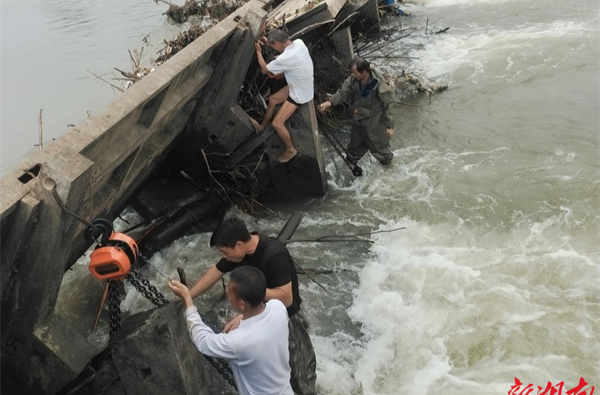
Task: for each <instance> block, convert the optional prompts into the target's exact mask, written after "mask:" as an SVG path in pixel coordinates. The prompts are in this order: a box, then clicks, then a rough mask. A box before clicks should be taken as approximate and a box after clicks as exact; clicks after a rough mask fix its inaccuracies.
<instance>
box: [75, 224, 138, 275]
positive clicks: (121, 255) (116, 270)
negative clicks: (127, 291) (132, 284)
mask: <svg viewBox="0 0 600 395" xmlns="http://www.w3.org/2000/svg"><path fill="white" fill-rule="evenodd" d="M92 225H93V226H91V227H90V226H88V227H87V229H86V232H85V237H86V239H87V240H88V241H90V242H93V241H95V242H97V243H98V244H97V246H96V249H95V250H94V251H93V252H92V254H91V255H90V263H89V264H88V267H89V269H90V272H91V273H92V275H93V276H94V277H96V278H97V279H99V280H122V279H124V278H125V277H126V276H127V274H129V272H130V270H131V266H132V265H133V264H134V263H135V261H136V259H137V257H138V255H139V253H140V251H139V248H138V245H137V243H136V242H135V240H133V239H132V238H131V237H129V236H127V235H126V234H123V233H114V232H113V226H112V223H111V222H110V221H108V220H106V219H104V218H98V219H95V220H94V221H93V222H92Z"/></svg>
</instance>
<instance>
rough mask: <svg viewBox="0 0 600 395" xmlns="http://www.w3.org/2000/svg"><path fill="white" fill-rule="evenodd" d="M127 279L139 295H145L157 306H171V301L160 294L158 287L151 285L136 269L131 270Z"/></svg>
mask: <svg viewBox="0 0 600 395" xmlns="http://www.w3.org/2000/svg"><path fill="white" fill-rule="evenodd" d="M125 279H126V280H127V281H129V282H130V283H131V285H133V286H134V287H135V289H137V291H138V292H139V293H141V294H142V295H144V297H145V298H146V299H148V300H149V301H150V302H152V303H153V304H154V305H155V306H165V305H167V304H169V301H168V300H167V299H166V298H165V296H164V295H163V294H162V293H160V292H159V291H158V290H157V289H156V287H154V286H153V285H151V284H150V281H148V280H147V279H146V278H144V277H143V276H142V274H141V273H140V272H138V271H137V270H136V269H135V268H131V271H130V272H129V274H128V275H127V277H125ZM140 281H141V283H140Z"/></svg>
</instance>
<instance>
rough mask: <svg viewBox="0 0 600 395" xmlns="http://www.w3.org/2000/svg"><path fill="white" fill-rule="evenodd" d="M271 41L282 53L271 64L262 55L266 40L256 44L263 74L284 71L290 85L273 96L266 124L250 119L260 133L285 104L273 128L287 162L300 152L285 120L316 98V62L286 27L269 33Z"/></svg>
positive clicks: (273, 74)
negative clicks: (282, 147) (314, 64)
mask: <svg viewBox="0 0 600 395" xmlns="http://www.w3.org/2000/svg"><path fill="white" fill-rule="evenodd" d="M268 44H269V46H270V47H272V48H274V49H275V50H276V51H278V52H280V53H281V54H280V55H279V56H278V57H277V58H276V59H275V60H273V61H272V62H270V63H269V64H267V63H266V62H265V59H264V58H263V56H262V51H261V45H262V42H261V41H260V40H259V41H257V42H256V43H255V44H254V45H255V47H256V57H257V58H258V64H259V66H260V70H261V72H262V73H263V74H265V75H267V74H268V75H270V76H272V77H275V76H277V75H280V74H282V73H283V76H284V77H285V79H286V81H287V83H288V84H287V86H285V87H284V88H282V89H280V90H279V91H277V92H276V93H274V94H272V95H271V96H270V97H269V104H268V106H267V111H266V112H265V117H264V118H263V121H262V123H261V124H259V123H258V122H257V121H256V120H254V119H250V122H251V123H252V125H253V126H254V128H255V129H256V132H257V133H260V132H262V131H263V129H264V128H265V127H266V126H267V124H268V123H269V122H270V121H271V119H273V112H274V111H275V107H276V106H277V105H279V104H281V103H283V105H282V106H281V109H279V111H278V112H277V115H276V116H275V119H273V128H274V129H275V131H276V132H277V135H279V138H280V139H281V142H282V143H283V145H284V147H285V151H284V152H283V154H281V156H280V157H279V159H278V160H279V162H281V163H286V162H289V161H290V159H292V158H293V157H294V156H296V154H297V153H298V152H297V151H296V149H295V148H294V145H293V144H292V139H291V137H290V132H289V131H288V130H287V128H286V127H285V121H287V120H288V119H289V118H290V117H291V116H292V114H293V113H294V111H296V109H297V108H298V106H300V105H301V104H305V103H308V102H309V101H311V100H312V99H313V96H314V77H313V62H312V59H311V58H310V54H309V53H308V48H306V45H304V42H303V41H302V40H300V39H297V40H294V41H293V42H292V41H291V40H290V38H289V36H288V35H287V33H286V32H284V31H283V30H280V29H275V30H272V31H271V32H269V35H268Z"/></svg>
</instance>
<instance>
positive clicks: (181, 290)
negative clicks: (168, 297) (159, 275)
mask: <svg viewBox="0 0 600 395" xmlns="http://www.w3.org/2000/svg"><path fill="white" fill-rule="evenodd" d="M168 285H169V288H171V291H173V293H174V294H175V295H176V296H177V297H179V298H181V300H183V301H184V302H186V303H187V302H188V301H189V302H191V300H192V296H191V295H190V290H189V289H188V287H186V286H185V285H183V284H182V283H180V282H179V281H177V280H173V279H171V280H169V284H168Z"/></svg>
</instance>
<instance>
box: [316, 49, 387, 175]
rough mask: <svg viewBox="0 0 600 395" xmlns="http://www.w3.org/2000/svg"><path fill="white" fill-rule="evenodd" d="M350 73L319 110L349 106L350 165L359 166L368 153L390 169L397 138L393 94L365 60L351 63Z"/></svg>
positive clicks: (355, 59) (360, 59)
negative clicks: (395, 138) (395, 137)
mask: <svg viewBox="0 0 600 395" xmlns="http://www.w3.org/2000/svg"><path fill="white" fill-rule="evenodd" d="M350 71H351V72H352V76H351V77H349V78H348V79H346V81H344V84H343V85H342V88H341V89H340V90H338V91H337V92H336V93H335V95H333V96H331V98H330V99H329V100H327V101H326V102H324V103H321V104H320V105H319V107H318V109H319V111H325V110H327V109H328V108H330V107H331V106H336V105H338V104H343V103H344V104H348V105H349V106H350V108H351V110H352V121H353V122H352V132H351V134H350V144H349V145H348V148H346V152H347V159H348V161H349V162H350V164H351V165H352V166H356V165H357V164H358V161H359V160H360V158H362V157H363V156H364V155H365V154H366V153H367V150H369V151H370V152H371V154H372V155H373V156H374V157H375V159H377V160H378V161H379V162H380V163H381V164H382V165H384V166H387V165H389V164H390V163H392V158H393V156H394V154H392V151H391V149H390V139H391V138H392V136H393V135H394V119H393V118H392V115H391V113H390V107H391V106H392V104H393V103H394V93H393V92H392V89H391V88H390V86H389V85H388V84H386V83H385V81H384V80H383V78H382V77H381V76H380V75H379V74H378V73H377V72H376V71H375V70H372V69H371V65H370V64H369V62H367V61H366V60H364V59H362V58H354V59H353V60H352V61H351V62H350Z"/></svg>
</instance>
